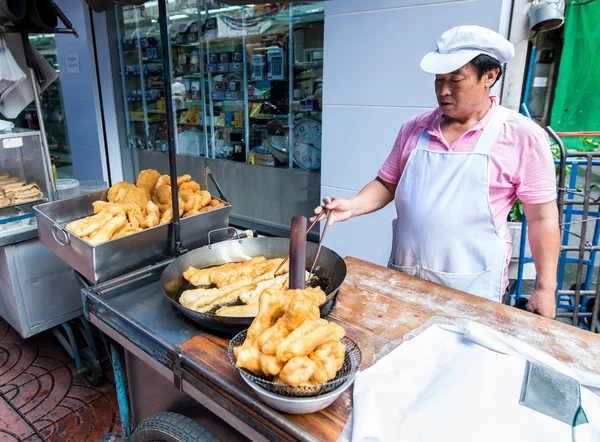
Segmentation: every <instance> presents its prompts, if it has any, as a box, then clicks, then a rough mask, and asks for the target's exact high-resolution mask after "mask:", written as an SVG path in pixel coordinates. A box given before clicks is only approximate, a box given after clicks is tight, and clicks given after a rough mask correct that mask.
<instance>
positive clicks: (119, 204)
mask: <svg viewBox="0 0 600 442" xmlns="http://www.w3.org/2000/svg"><path fill="white" fill-rule="evenodd" d="M177 188H178V202H179V215H180V216H182V217H184V218H185V217H188V216H192V215H198V214H199V213H203V212H208V211H209V210H214V209H218V208H220V207H223V206H225V203H223V202H221V201H219V200H218V199H214V198H212V196H211V195H210V192H208V191H207V190H201V189H200V184H198V183H197V182H196V181H193V180H192V177H191V176H190V175H183V176H180V177H178V178H177ZM107 199H108V201H95V202H94V203H92V205H93V206H94V215H93V216H88V217H86V218H83V219H79V220H76V221H73V222H71V223H69V224H67V225H66V228H67V230H68V231H69V232H71V233H73V234H75V235H77V236H79V237H80V238H81V239H83V240H85V241H87V242H88V243H90V244H99V243H102V242H105V241H109V240H111V239H115V238H119V237H121V236H125V235H129V234H132V233H136V232H139V231H141V230H143V229H148V228H151V227H155V226H157V225H159V224H164V223H168V222H171V220H172V219H173V203H172V199H171V178H170V177H169V176H168V175H161V174H160V173H159V172H158V171H156V170H153V169H147V170H142V171H141V172H140V174H139V175H138V178H137V182H136V184H132V183H128V182H125V181H121V182H119V183H116V184H115V185H113V186H112V187H111V188H110V189H109V190H108V197H107Z"/></svg>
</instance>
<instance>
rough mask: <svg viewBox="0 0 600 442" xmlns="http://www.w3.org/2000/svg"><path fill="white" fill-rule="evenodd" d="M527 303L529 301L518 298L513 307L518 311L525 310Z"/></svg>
mask: <svg viewBox="0 0 600 442" xmlns="http://www.w3.org/2000/svg"><path fill="white" fill-rule="evenodd" d="M528 302H529V299H527V298H519V299H517V301H516V302H515V307H516V308H518V309H520V310H527V303H528Z"/></svg>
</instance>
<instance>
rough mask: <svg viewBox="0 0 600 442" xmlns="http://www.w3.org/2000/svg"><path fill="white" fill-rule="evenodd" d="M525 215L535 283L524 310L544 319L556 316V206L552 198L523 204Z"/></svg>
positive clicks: (558, 234)
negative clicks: (540, 202)
mask: <svg viewBox="0 0 600 442" xmlns="http://www.w3.org/2000/svg"><path fill="white" fill-rule="evenodd" d="M523 209H524V210H525V216H526V217H527V223H528V232H529V245H530V247H531V254H532V255H533V262H534V264H535V271H536V273H537V286H536V289H535V291H534V293H533V295H532V296H531V298H530V299H529V305H528V310H529V311H530V312H533V313H537V314H539V315H541V316H545V317H547V318H554V316H555V315H556V272H557V267H558V255H559V252H560V230H559V226H558V207H557V206H556V202H555V201H551V202H549V203H544V204H525V203H523Z"/></svg>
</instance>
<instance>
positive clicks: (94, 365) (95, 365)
mask: <svg viewBox="0 0 600 442" xmlns="http://www.w3.org/2000/svg"><path fill="white" fill-rule="evenodd" d="M79 355H80V356H81V365H82V366H83V368H85V373H84V376H85V379H86V380H87V381H88V383H89V384H90V385H91V386H92V387H97V386H98V385H100V384H101V383H102V382H103V381H104V373H103V372H102V365H101V364H100V361H99V360H98V358H97V357H96V355H95V354H94V352H93V351H92V349H91V348H89V347H86V348H83V349H81V350H80V351H79Z"/></svg>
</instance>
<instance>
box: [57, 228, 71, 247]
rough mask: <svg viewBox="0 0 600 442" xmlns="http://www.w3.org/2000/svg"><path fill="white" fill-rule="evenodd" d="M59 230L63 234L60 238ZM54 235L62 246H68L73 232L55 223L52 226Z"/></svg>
mask: <svg viewBox="0 0 600 442" xmlns="http://www.w3.org/2000/svg"><path fill="white" fill-rule="evenodd" d="M58 232H61V234H62V237H63V238H64V239H62V238H60V239H59V236H60V235H59V234H58ZM52 236H53V237H54V240H55V241H56V242H57V243H58V244H60V245H61V246H62V247H66V246H68V245H69V244H71V234H70V233H69V232H67V231H66V230H65V229H63V228H62V227H60V226H57V225H56V224H54V225H53V226H52Z"/></svg>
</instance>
